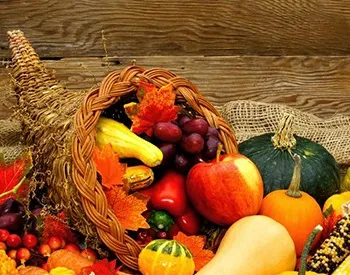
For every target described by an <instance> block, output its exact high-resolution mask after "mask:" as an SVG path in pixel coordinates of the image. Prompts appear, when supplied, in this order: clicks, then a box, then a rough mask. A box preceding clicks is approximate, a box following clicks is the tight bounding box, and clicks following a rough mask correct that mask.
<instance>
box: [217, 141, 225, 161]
mask: <svg viewBox="0 0 350 275" xmlns="http://www.w3.org/2000/svg"><path fill="white" fill-rule="evenodd" d="M222 148H223V146H222V144H221V142H219V143H218V150H217V151H216V162H219V160H220V154H221V151H222Z"/></svg>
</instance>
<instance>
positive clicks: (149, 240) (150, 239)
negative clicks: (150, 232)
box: [145, 236, 153, 244]
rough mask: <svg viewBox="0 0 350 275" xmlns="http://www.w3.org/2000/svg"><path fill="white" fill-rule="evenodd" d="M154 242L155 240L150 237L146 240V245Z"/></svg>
mask: <svg viewBox="0 0 350 275" xmlns="http://www.w3.org/2000/svg"><path fill="white" fill-rule="evenodd" d="M152 240H153V238H152V237H151V236H148V237H147V238H146V240H145V244H149V243H150V242H151V241H152Z"/></svg>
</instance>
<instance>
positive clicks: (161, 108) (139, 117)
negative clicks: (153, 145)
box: [124, 82, 179, 136]
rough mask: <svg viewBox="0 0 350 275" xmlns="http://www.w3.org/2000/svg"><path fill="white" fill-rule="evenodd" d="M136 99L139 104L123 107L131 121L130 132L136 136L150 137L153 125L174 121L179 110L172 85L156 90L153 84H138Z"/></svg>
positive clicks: (132, 103) (133, 103) (129, 104)
mask: <svg viewBox="0 0 350 275" xmlns="http://www.w3.org/2000/svg"><path fill="white" fill-rule="evenodd" d="M137 98H138V100H139V102H140V103H135V102H131V103H128V104H125V105H124V108H125V111H126V113H127V114H128V116H129V117H130V119H131V120H132V122H133V123H132V127H131V130H132V131H133V132H134V133H136V134H142V133H146V134H147V135H148V136H152V133H153V125H154V124H155V123H157V122H169V121H171V120H174V119H176V117H177V114H178V111H179V108H178V107H177V106H175V98H176V95H175V92H174V87H173V85H172V84H168V85H166V86H163V87H161V88H160V89H157V87H156V86H154V85H153V84H148V83H145V82H140V85H139V88H138V91H137Z"/></svg>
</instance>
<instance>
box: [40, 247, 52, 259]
mask: <svg viewBox="0 0 350 275" xmlns="http://www.w3.org/2000/svg"><path fill="white" fill-rule="evenodd" d="M39 253H40V254H41V255H43V256H44V257H48V256H50V253H51V247H50V246H49V245H48V244H41V245H40V246H39Z"/></svg>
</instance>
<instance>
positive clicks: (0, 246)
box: [0, 242, 7, 250]
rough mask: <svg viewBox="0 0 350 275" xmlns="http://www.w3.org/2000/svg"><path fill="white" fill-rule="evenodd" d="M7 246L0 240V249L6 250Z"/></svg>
mask: <svg viewBox="0 0 350 275" xmlns="http://www.w3.org/2000/svg"><path fill="white" fill-rule="evenodd" d="M6 249H7V246H6V244H5V243H4V242H0V250H6Z"/></svg>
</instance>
